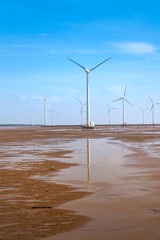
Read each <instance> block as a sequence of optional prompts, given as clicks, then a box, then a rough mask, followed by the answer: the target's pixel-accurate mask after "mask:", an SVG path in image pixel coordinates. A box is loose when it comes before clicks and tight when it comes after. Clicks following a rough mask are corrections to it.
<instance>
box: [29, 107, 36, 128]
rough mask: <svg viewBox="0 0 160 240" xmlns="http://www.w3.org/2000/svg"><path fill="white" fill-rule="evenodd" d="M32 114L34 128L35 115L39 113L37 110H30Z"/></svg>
mask: <svg viewBox="0 0 160 240" xmlns="http://www.w3.org/2000/svg"><path fill="white" fill-rule="evenodd" d="M30 110H31V113H32V126H34V113H35V112H37V110H33V109H30Z"/></svg>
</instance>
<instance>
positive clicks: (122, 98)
mask: <svg viewBox="0 0 160 240" xmlns="http://www.w3.org/2000/svg"><path fill="white" fill-rule="evenodd" d="M126 91H127V85H126V87H125V90H124V95H123V97H121V98H118V99H116V100H114V101H113V102H116V101H119V100H123V125H125V124H126V123H125V102H128V103H129V104H130V105H131V106H132V107H133V105H132V103H130V102H129V101H128V100H127V99H126Z"/></svg>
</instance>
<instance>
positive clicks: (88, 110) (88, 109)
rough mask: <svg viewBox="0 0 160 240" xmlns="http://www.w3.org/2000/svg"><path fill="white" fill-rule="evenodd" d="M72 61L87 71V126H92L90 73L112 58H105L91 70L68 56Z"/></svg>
mask: <svg viewBox="0 0 160 240" xmlns="http://www.w3.org/2000/svg"><path fill="white" fill-rule="evenodd" d="M68 59H69V60H70V61H72V62H73V63H75V64H77V65H78V66H79V67H81V68H82V69H83V70H84V71H85V72H86V80H87V93H86V99H87V101H86V102H87V124H86V127H90V126H91V125H90V96H89V73H90V72H91V71H93V70H94V69H96V68H97V67H99V66H100V65H102V64H103V63H105V62H107V61H108V60H109V59H111V57H110V58H108V59H106V60H104V61H103V62H101V63H99V64H98V65H96V66H95V67H93V68H91V69H90V70H89V69H87V68H85V67H84V66H82V65H80V64H79V63H77V62H75V61H73V60H72V59H70V58H68Z"/></svg>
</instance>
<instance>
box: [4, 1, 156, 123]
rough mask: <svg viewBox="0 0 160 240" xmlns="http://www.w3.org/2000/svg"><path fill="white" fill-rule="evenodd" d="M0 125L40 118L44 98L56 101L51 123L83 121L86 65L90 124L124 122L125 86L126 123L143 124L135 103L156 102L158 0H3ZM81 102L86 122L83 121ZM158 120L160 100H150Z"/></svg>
mask: <svg viewBox="0 0 160 240" xmlns="http://www.w3.org/2000/svg"><path fill="white" fill-rule="evenodd" d="M0 12H1V14H0V83H1V85H0V90H1V91H0V124H31V121H32V115H31V109H34V110H35V111H36V112H35V113H34V121H35V124H43V123H44V101H43V98H44V97H47V99H48V104H47V107H48V111H47V114H48V116H47V117H48V124H51V122H52V114H51V112H50V110H51V109H52V107H53V104H54V106H55V110H56V112H55V114H54V121H55V124H56V125H59V124H80V123H81V116H80V103H79V102H78V101H77V98H78V99H80V101H81V102H83V103H86V73H85V72H84V70H83V69H81V68H80V67H78V66H77V65H75V64H74V63H72V62H71V61H69V60H68V58H71V59H73V60H74V61H76V62H78V63H79V64H81V65H83V66H85V67H86V68H88V69H91V68H92V67H94V66H95V65H97V64H99V63H100V62H102V61H104V60H105V59H107V58H109V57H112V58H111V59H110V60H109V61H107V62H106V63H104V64H103V65H101V66H99V67H98V68H96V69H95V70H94V71H92V72H90V104H91V121H92V122H94V123H95V124H105V123H108V115H107V111H108V105H107V104H109V105H110V107H111V108H114V109H112V111H111V123H113V124H120V123H122V101H117V102H113V101H114V100H115V99H118V98H120V97H122V96H123V94H124V89H125V86H126V84H127V92H126V97H127V99H128V100H129V101H130V102H131V103H132V104H133V105H134V107H132V106H130V105H129V104H126V119H125V121H126V122H127V123H142V112H141V110H140V108H142V109H145V108H148V109H147V110H146V112H145V122H146V123H152V114H151V112H150V108H151V101H150V99H149V97H148V96H150V98H151V99H152V100H153V102H155V103H159V102H160V14H159V12H160V0H152V1H150V0H130V1H127V0H121V1H119V0H112V1H107V0H99V1H98V0H81V1H78V0H32V1H31V0H24V1H22V0H14V1H13V0H0ZM85 111H86V109H85V107H84V112H83V122H84V123H85V122H86V112H85ZM155 122H156V123H160V105H158V104H157V105H155Z"/></svg>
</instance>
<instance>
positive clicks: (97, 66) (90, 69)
mask: <svg viewBox="0 0 160 240" xmlns="http://www.w3.org/2000/svg"><path fill="white" fill-rule="evenodd" d="M111 58H112V57H110V58H108V59H106V60H104V61H103V62H101V63H99V64H98V65H96V66H95V67H93V68H91V69H90V70H89V71H93V70H94V69H95V68H97V67H99V66H100V65H102V64H103V63H105V62H107V61H108V60H109V59H111Z"/></svg>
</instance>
